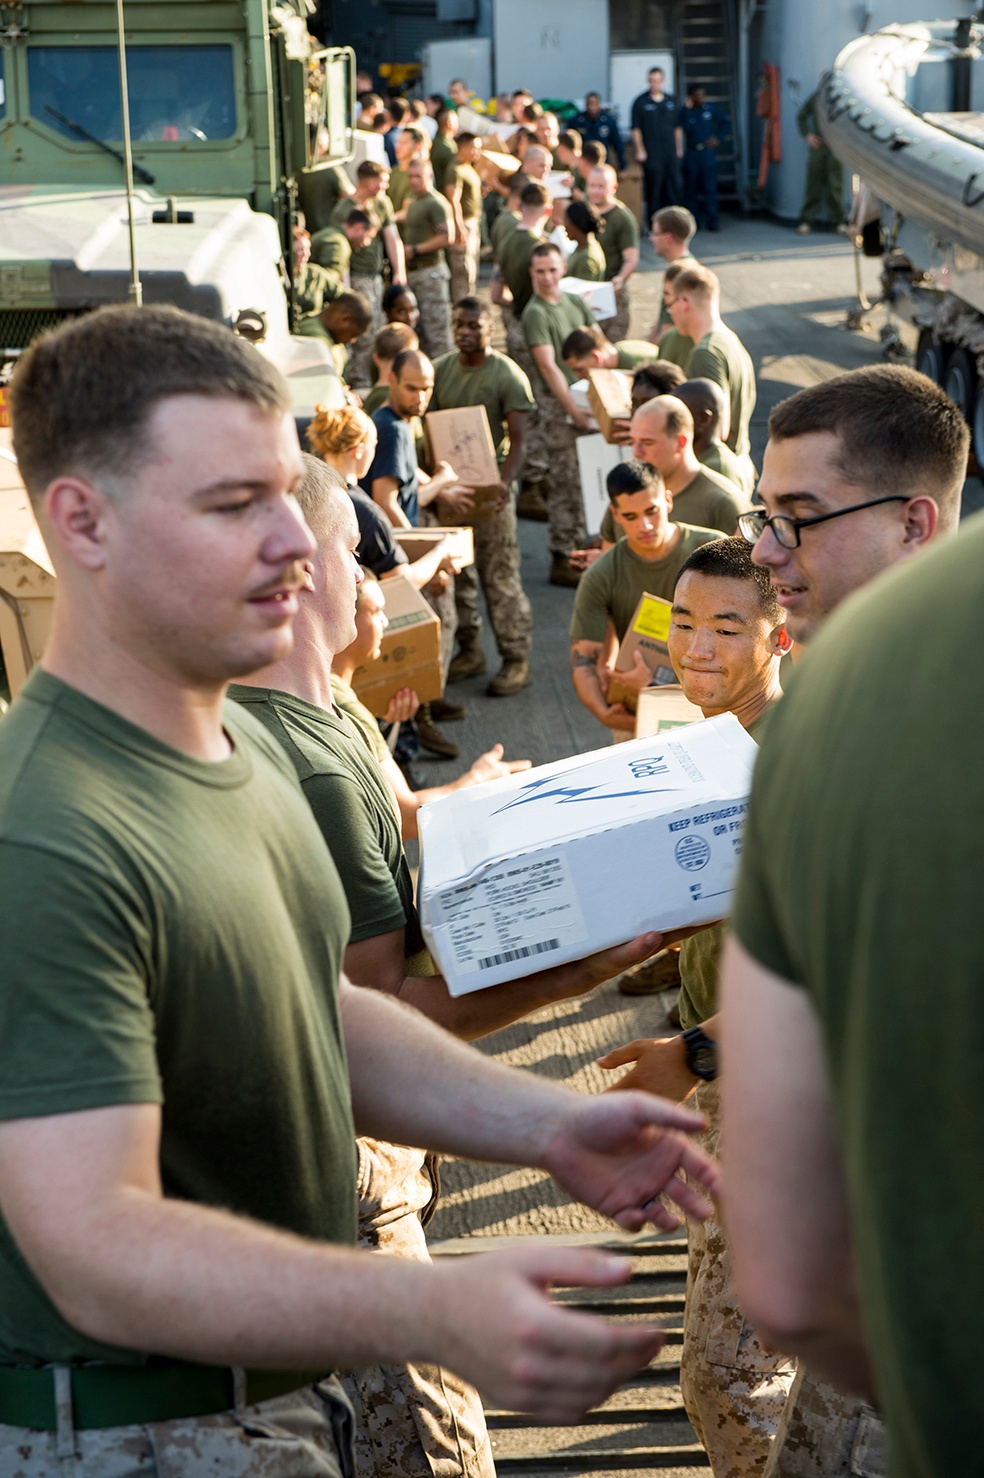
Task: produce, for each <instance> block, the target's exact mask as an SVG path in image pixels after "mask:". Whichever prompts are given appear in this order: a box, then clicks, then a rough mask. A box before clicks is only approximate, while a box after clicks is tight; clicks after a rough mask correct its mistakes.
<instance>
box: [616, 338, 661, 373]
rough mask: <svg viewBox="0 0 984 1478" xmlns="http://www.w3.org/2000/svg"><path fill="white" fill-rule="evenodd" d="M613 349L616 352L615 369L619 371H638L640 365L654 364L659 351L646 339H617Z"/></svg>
mask: <svg viewBox="0 0 984 1478" xmlns="http://www.w3.org/2000/svg"><path fill="white" fill-rule="evenodd" d="M615 348H616V350H617V351H618V363H617V364H616V366H615V368H616V369H620V370H634V369H638V368H639V366H640V364H655V362H656V360H657V359H658V358H659V350H658V349H657V347H656V345H655V344H651V343H650V342H649V340H648V339H619V341H618V343H617V344H616V345H615Z"/></svg>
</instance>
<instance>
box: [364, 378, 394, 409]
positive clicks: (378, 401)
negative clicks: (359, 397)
mask: <svg viewBox="0 0 984 1478" xmlns="http://www.w3.org/2000/svg"><path fill="white" fill-rule="evenodd" d="M389 396H390V387H389V386H388V385H373V387H372V389H371V390H370V391H369V393H368V395H367V396H366V397H365V399H364V400H363V402H362V409H363V410H364V411H365V413H366V415H367V416H371V415H372V413H373V411H378V410H379V407H380V406H381V405H385V404H386V402H387V401H388V400H389Z"/></svg>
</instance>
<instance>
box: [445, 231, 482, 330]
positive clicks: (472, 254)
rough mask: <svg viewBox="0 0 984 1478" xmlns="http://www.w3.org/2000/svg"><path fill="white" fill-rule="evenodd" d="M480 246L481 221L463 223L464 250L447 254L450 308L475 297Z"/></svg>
mask: <svg viewBox="0 0 984 1478" xmlns="http://www.w3.org/2000/svg"><path fill="white" fill-rule="evenodd" d="M481 245H482V226H481V221H480V220H479V219H478V217H477V216H476V218H475V219H474V220H473V221H466V222H465V249H464V251H463V252H461V251H451V252H448V258H449V260H450V263H451V306H452V307H454V305H455V303H459V302H460V301H461V299H462V298H471V297H474V296H475V288H476V287H477V286H478V253H479V250H480V249H481Z"/></svg>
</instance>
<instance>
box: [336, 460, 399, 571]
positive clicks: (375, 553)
mask: <svg viewBox="0 0 984 1478" xmlns="http://www.w3.org/2000/svg"><path fill="white" fill-rule="evenodd" d="M348 491H349V497H350V498H351V499H352V503H353V506H354V508H355V516H356V518H357V519H358V521H359V547H358V549H357V550H356V551H355V552H356V554H357V555H358V556H359V563H360V564H362V565H365V567H366V569H367V570H368V571H369V573H370V574H372V575H375V576H376V579H377V580H381V579H382V577H383V576H384V575H388V574H389V572H390V570H395V569H396V567H397V565H405V564H406V563H407V557H406V554H405V553H404V552H403V550H402V549H401V548H400V546H399V544H397V542H396V540H395V539H394V538H393V527H392V525H391V523H390V521H389V519H388V518H387V517H386V514H385V513H384V512H383V510H382V509H381V508H380V507H379V505H378V504H376V503H374V502H373V501H372V499H371V498H367V497H366V495H365V493H364V492H363V491H362V489H361V488H360V487H358V486H356V487H353V486H352V484H351V483H350V484H349V490H348Z"/></svg>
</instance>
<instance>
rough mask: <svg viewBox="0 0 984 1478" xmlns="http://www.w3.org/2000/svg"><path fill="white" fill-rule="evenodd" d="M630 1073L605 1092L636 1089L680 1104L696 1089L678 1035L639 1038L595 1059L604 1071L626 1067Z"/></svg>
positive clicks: (681, 1041) (695, 1081)
mask: <svg viewBox="0 0 984 1478" xmlns="http://www.w3.org/2000/svg"><path fill="white" fill-rule="evenodd" d="M630 1064H632V1068H631V1071H630V1072H627V1073H626V1074H625V1076H624V1077H622V1078H619V1080H618V1082H617V1083H613V1084H612V1086H611V1087H610V1088H609V1089H608V1090H607V1092H609V1093H615V1092H619V1091H622V1090H625V1089H632V1088H638V1089H640V1090H641V1091H642V1092H644V1093H657V1094H659V1095H660V1097H661V1098H669V1099H672V1100H673V1102H674V1103H681V1102H682V1101H683V1100H684V1099H685V1098H687V1097H688V1096H689V1095H690V1094H691V1093H692V1092H693V1091H694V1089H695V1088H696V1086H697V1079H696V1078H695V1077H694V1075H693V1073H692V1072H691V1071H690V1069H689V1068H688V1066H687V1055H686V1052H685V1051H684V1046H683V1039H682V1037H679V1036H677V1037H640V1038H638V1039H637V1040H636V1041H634V1042H627V1043H626V1045H625V1046H624V1047H616V1048H615V1049H614V1051H612V1052H606V1053H605V1055H604V1057H599V1058H598V1066H599V1067H600V1068H603V1069H604V1070H605V1072H611V1071H612V1069H613V1068H617V1067H628V1066H629V1065H630Z"/></svg>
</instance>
